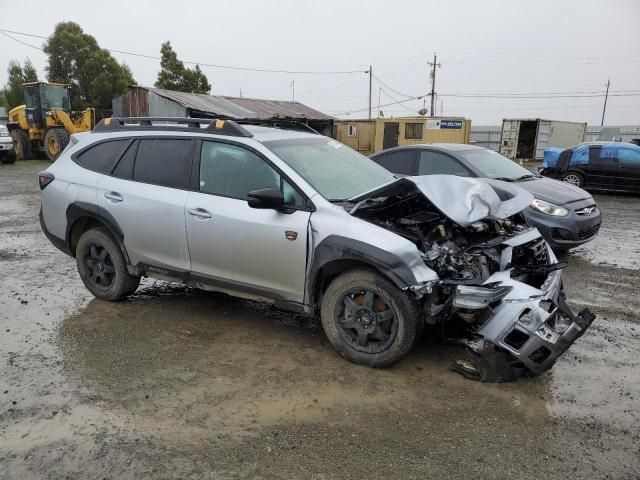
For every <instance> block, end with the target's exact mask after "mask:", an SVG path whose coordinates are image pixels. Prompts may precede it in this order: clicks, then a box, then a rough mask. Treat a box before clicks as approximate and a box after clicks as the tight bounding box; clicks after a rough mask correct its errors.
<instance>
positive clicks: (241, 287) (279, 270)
mask: <svg viewBox="0 0 640 480" xmlns="http://www.w3.org/2000/svg"><path fill="white" fill-rule="evenodd" d="M197 172H198V176H199V188H198V190H199V191H194V192H191V193H190V194H189V198H188V199H187V205H186V212H187V215H186V223H187V235H188V241H189V252H190V254H191V269H192V278H193V279H194V280H195V281H198V279H200V281H202V282H203V283H208V284H214V285H217V286H218V287H221V288H229V289H232V290H234V291H236V292H245V293H248V294H252V295H258V296H266V297H269V298H276V299H280V300H287V301H294V302H299V303H302V302H303V300H304V285H305V270H306V262H307V228H308V224H309V217H310V215H311V211H310V208H309V206H310V204H309V203H308V200H306V199H305V198H304V197H303V196H302V194H301V193H300V192H299V191H298V190H296V189H295V188H294V186H293V185H292V184H291V183H290V182H288V181H287V179H286V178H284V176H283V175H282V174H281V173H280V172H279V171H277V170H276V169H275V168H274V167H273V166H272V165H271V164H270V163H269V162H268V161H267V160H266V159H265V158H264V157H262V156H261V155H259V154H258V153H257V152H255V151H253V150H250V149H248V148H245V147H244V146H241V145H236V144H231V143H226V142H215V141H208V140H203V141H202V146H201V156H200V163H199V167H198V168H197ZM269 187H272V188H280V189H281V191H283V193H284V197H285V202H286V203H287V205H288V206H289V207H290V209H289V210H288V211H286V212H283V211H276V210H273V209H264V210H263V209H255V208H251V207H249V204H248V203H247V193H248V192H250V191H252V190H256V189H259V188H269Z"/></svg>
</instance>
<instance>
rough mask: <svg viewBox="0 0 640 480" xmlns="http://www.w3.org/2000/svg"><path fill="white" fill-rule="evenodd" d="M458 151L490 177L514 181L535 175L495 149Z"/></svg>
mask: <svg viewBox="0 0 640 480" xmlns="http://www.w3.org/2000/svg"><path fill="white" fill-rule="evenodd" d="M457 153H458V155H459V156H461V157H462V158H463V159H464V160H466V161H467V162H469V163H470V164H471V165H472V166H473V167H475V168H476V169H477V170H479V171H480V172H482V173H483V174H484V175H485V176H486V177H488V178H497V179H500V180H507V181H513V180H521V179H523V178H529V177H533V176H534V175H533V174H532V173H531V172H530V171H529V170H527V169H526V168H524V167H521V166H520V165H518V164H517V163H516V162H514V161H513V160H509V159H508V158H507V157H503V156H502V155H500V154H499V153H498V152H494V151H493V150H484V149H483V150H463V151H460V152H457Z"/></svg>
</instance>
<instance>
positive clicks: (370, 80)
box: [369, 65, 373, 120]
mask: <svg viewBox="0 0 640 480" xmlns="http://www.w3.org/2000/svg"><path fill="white" fill-rule="evenodd" d="M372 88H373V67H372V66H371V65H369V120H371V89H372Z"/></svg>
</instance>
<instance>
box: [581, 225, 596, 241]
mask: <svg viewBox="0 0 640 480" xmlns="http://www.w3.org/2000/svg"><path fill="white" fill-rule="evenodd" d="M598 230H600V224H599V223H597V224H596V225H593V226H592V227H589V228H585V229H584V230H580V231H579V232H578V238H579V239H580V240H586V239H587V238H590V237H593V236H594V235H595V234H596V233H598Z"/></svg>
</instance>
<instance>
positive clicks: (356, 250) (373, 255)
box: [305, 235, 417, 305]
mask: <svg viewBox="0 0 640 480" xmlns="http://www.w3.org/2000/svg"><path fill="white" fill-rule="evenodd" d="M349 261H352V262H355V263H357V264H359V265H360V266H362V265H365V266H369V267H371V268H373V269H375V270H376V271H378V272H379V273H380V274H381V275H383V276H384V277H386V278H388V279H389V280H390V281H391V282H392V283H393V284H394V285H395V286H396V287H398V288H400V289H404V288H407V287H409V286H411V285H415V284H416V283H417V281H416V277H415V275H414V274H413V272H412V271H411V268H409V266H408V265H407V264H406V263H404V262H403V261H402V259H401V258H400V257H398V256H397V255H394V254H393V253H390V252H388V251H386V250H383V249H381V248H378V247H375V246H373V245H371V244H368V243H366V242H362V241H360V240H355V239H352V238H348V237H343V236H340V235H329V236H328V237H326V238H325V239H324V240H322V241H321V242H320V243H319V244H318V245H317V246H316V247H315V251H314V254H313V260H312V262H311V266H310V268H309V274H308V275H307V279H306V283H307V285H306V289H305V290H306V291H307V292H308V295H309V304H310V305H313V304H317V303H318V299H319V295H318V294H319V293H320V292H319V291H318V289H319V286H320V282H321V281H322V280H323V279H322V272H323V270H324V268H325V267H327V266H328V265H330V264H331V263H332V262H349Z"/></svg>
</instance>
